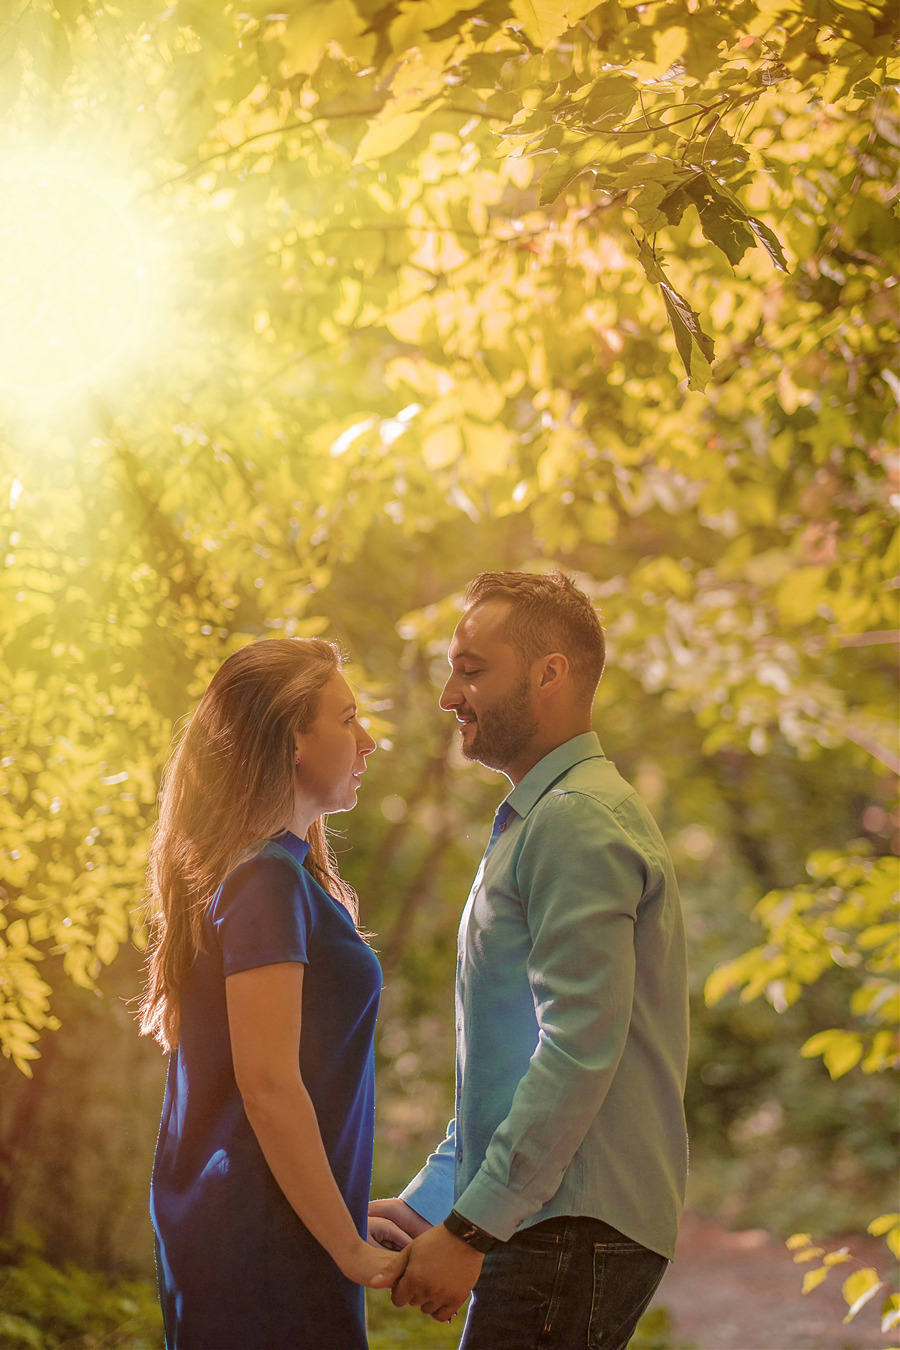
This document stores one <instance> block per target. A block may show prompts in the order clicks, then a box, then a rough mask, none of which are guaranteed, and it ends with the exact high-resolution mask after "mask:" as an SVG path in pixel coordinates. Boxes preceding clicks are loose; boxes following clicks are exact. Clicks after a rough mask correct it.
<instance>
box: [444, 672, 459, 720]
mask: <svg viewBox="0 0 900 1350" xmlns="http://www.w3.org/2000/svg"><path fill="white" fill-rule="evenodd" d="M438 702H439V703H440V706H441V707H442V708H443V710H444V712H452V711H453V709H454V708H456V707H458V706H459V704H460V703H461V702H462V696H461V694H460V692H459V690H458V689H457V687H456V676H455V675H451V676H450V678H449V680H448V681H447V683H446V684H445V685H444V687H443V689H442V690H441V697H440V699H439V700H438Z"/></svg>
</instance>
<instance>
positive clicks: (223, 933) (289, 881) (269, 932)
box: [209, 855, 314, 976]
mask: <svg viewBox="0 0 900 1350" xmlns="http://www.w3.org/2000/svg"><path fill="white" fill-rule="evenodd" d="M209 917H210V921H211V924H212V930H213V933H214V935H215V938H216V941H217V942H218V944H219V947H220V949H221V952H222V964H223V968H224V972H225V975H226V976H228V975H235V974H237V972H238V971H241V970H254V969H256V968H257V967H259V966H274V965H278V964H280V963H281V962H283V961H301V962H304V963H305V962H306V960H307V947H308V942H309V937H310V933H311V930H312V925H313V921H314V912H313V906H312V897H311V894H310V887H309V886H306V885H305V884H304V879H303V877H302V875H300V873H299V872H298V869H297V868H295V867H294V866H293V864H292V863H291V862H290V861H289V860H288V859H287V858H278V857H272V856H265V855H262V856H260V857H256V858H251V859H249V861H248V862H245V863H242V864H241V865H240V866H239V867H236V868H235V869H234V871H233V872H231V873H230V874H229V875H228V876H227V877H226V878H225V880H224V882H223V883H222V886H221V887H220V889H219V891H218V893H217V895H216V897H215V899H214V901H213V903H212V906H211V908H210V914H209Z"/></svg>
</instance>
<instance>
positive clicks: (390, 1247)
mask: <svg viewBox="0 0 900 1350" xmlns="http://www.w3.org/2000/svg"><path fill="white" fill-rule="evenodd" d="M366 1241H367V1242H368V1244H369V1246H370V1247H383V1248H384V1249H385V1251H389V1252H402V1251H403V1248H404V1247H408V1246H409V1244H410V1243H411V1242H412V1238H411V1237H410V1235H409V1233H407V1232H405V1231H404V1229H402V1228H400V1227H398V1226H397V1224H395V1223H393V1222H392V1221H391V1220H390V1219H382V1218H380V1217H378V1216H377V1215H375V1214H370V1215H369V1236H368V1238H367V1239H366Z"/></svg>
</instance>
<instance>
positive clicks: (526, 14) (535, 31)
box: [512, 0, 570, 47]
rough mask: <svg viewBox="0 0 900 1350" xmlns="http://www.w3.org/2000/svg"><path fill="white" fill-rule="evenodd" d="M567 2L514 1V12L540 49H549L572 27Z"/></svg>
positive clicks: (561, 0) (548, 0)
mask: <svg viewBox="0 0 900 1350" xmlns="http://www.w3.org/2000/svg"><path fill="white" fill-rule="evenodd" d="M568 10H569V6H568V5H567V4H566V3H565V0H512V11H513V14H515V16H516V18H517V19H518V20H519V22H520V23H521V25H522V27H523V28H524V30H525V32H526V34H527V35H528V37H530V38H531V40H532V42H534V43H536V44H537V45H538V46H539V47H548V46H549V45H550V43H551V42H553V41H554V39H555V38H558V37H560V36H561V35H562V34H563V33H564V32H565V31H566V29H567V28H568V27H569V26H570V20H569V14H568Z"/></svg>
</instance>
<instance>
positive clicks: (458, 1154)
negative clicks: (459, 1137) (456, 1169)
mask: <svg viewBox="0 0 900 1350" xmlns="http://www.w3.org/2000/svg"><path fill="white" fill-rule="evenodd" d="M462 1156H463V1151H462V1149H461V1148H458V1149H457V1150H456V1161H457V1162H462Z"/></svg>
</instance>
